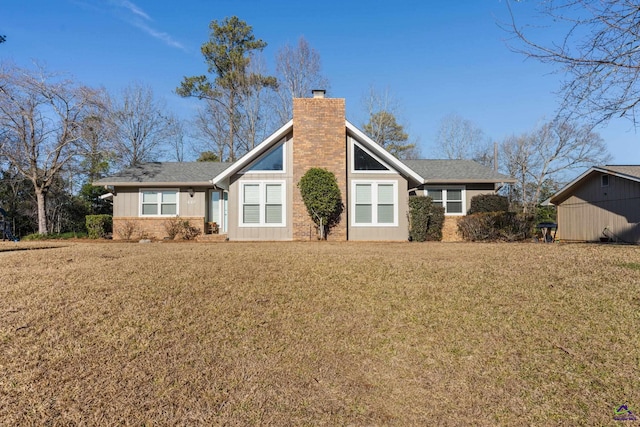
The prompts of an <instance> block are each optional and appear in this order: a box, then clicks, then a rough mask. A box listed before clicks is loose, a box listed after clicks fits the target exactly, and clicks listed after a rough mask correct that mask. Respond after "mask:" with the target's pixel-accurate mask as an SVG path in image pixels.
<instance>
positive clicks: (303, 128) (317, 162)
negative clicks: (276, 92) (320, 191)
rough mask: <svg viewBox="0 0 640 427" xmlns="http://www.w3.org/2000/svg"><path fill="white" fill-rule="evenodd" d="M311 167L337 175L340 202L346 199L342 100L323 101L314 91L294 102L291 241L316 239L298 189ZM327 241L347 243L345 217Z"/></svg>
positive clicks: (312, 223)
mask: <svg viewBox="0 0 640 427" xmlns="http://www.w3.org/2000/svg"><path fill="white" fill-rule="evenodd" d="M313 167H319V168H324V169H327V170H329V171H331V172H333V173H334V174H335V175H336V179H337V181H338V186H339V187H340V193H341V194H342V203H343V204H344V205H345V207H346V197H347V130H346V124H345V100H344V99H342V98H340V99H332V98H325V91H324V90H314V91H313V98H294V99H293V184H294V190H293V239H294V240H309V239H314V240H315V239H316V231H315V225H314V222H313V221H312V219H311V218H310V217H309V214H308V213H307V208H306V207H305V205H304V202H303V201H302V196H301V195H300V190H299V189H298V187H297V184H298V182H300V178H302V176H303V175H304V174H305V173H306V172H307V171H308V170H309V169H310V168H313ZM328 239H329V240H334V241H339V240H347V227H346V215H345V213H344V212H343V214H342V219H341V221H340V223H339V224H338V225H336V226H335V227H333V228H332V229H331V230H330V232H329V235H328Z"/></svg>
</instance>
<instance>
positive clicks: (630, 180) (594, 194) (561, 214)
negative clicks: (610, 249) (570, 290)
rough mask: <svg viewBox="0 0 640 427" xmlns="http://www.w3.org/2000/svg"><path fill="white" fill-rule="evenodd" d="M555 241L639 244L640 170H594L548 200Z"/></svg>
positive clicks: (610, 167)
mask: <svg viewBox="0 0 640 427" xmlns="http://www.w3.org/2000/svg"><path fill="white" fill-rule="evenodd" d="M544 204H553V205H556V206H557V222H558V233H557V235H556V238H557V239H561V240H563V241H581V242H585V241H586V242H592V241H599V240H601V238H608V239H610V240H613V241H619V242H627V243H640V166H638V165H634V166H616V165H607V166H594V167H592V168H590V169H589V170H587V171H586V172H584V173H583V174H582V175H580V176H579V177H577V178H576V179H574V180H573V181H571V182H570V183H569V184H567V185H566V186H565V187H564V188H562V189H561V190H560V191H558V192H557V193H555V194H554V195H553V196H551V197H550V198H549V199H548V200H546V201H545V202H544Z"/></svg>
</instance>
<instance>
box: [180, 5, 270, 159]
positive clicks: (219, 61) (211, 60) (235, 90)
mask: <svg viewBox="0 0 640 427" xmlns="http://www.w3.org/2000/svg"><path fill="white" fill-rule="evenodd" d="M209 28H210V29H211V33H210V35H209V41H207V42H206V43H204V44H203V45H202V48H201V51H202V55H203V56H204V58H205V61H206V63H207V66H208V72H209V73H210V74H212V75H214V76H215V78H214V79H213V80H210V79H209V78H208V77H207V76H205V75H200V76H193V77H185V78H184V79H183V81H182V83H181V84H180V86H179V87H178V88H177V89H176V93H177V94H178V95H180V96H183V97H196V98H198V99H204V100H207V101H210V104H209V105H208V106H207V109H208V110H207V111H209V112H214V113H215V114H216V115H217V116H218V117H216V120H215V122H214V123H215V125H216V132H215V134H216V135H215V136H216V138H220V137H221V136H222V133H223V131H224V133H225V134H226V135H225V138H224V139H223V140H220V141H218V145H220V146H222V147H224V153H222V155H220V157H221V158H224V157H226V158H228V159H229V160H230V161H233V160H235V159H236V157H237V155H238V154H243V153H237V152H236V151H237V144H238V140H237V137H238V131H239V129H240V127H241V124H240V123H239V121H240V119H241V118H242V117H243V113H242V110H243V107H244V105H243V97H244V98H246V97H247V96H248V95H249V94H250V93H251V92H252V91H255V90H258V89H261V88H264V87H275V86H276V79H275V78H274V77H269V76H264V75H262V74H258V73H252V72H249V71H248V65H249V63H250V61H251V54H252V53H254V52H260V51H262V50H263V49H264V48H265V47H266V46H267V44H266V43H265V42H264V41H262V40H260V39H256V38H255V36H254V35H253V29H252V28H251V26H249V25H247V23H246V22H244V21H242V20H240V19H238V18H237V17H236V16H232V17H231V18H225V19H224V20H223V21H222V22H218V21H215V20H214V21H211V24H210V25H209ZM211 103H214V105H212V104H211ZM220 113H223V114H224V120H220V117H219V116H220ZM220 151H222V150H220Z"/></svg>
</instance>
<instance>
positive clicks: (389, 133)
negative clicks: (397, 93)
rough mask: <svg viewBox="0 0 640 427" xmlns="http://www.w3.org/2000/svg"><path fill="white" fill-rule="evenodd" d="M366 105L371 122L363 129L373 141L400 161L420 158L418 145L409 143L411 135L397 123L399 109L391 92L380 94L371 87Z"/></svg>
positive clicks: (363, 126)
mask: <svg viewBox="0 0 640 427" xmlns="http://www.w3.org/2000/svg"><path fill="white" fill-rule="evenodd" d="M364 105H365V109H366V111H367V114H368V118H369V121H368V122H367V123H366V124H364V125H362V129H363V130H364V131H365V133H367V134H368V135H369V137H371V139H373V140H374V141H375V142H376V143H378V144H379V145H380V146H381V147H383V148H385V149H386V150H387V151H389V152H390V153H391V154H393V155H394V156H396V157H398V158H400V159H412V158H417V157H418V152H417V149H416V144H415V143H409V142H407V141H408V140H409V135H408V134H407V133H406V132H405V131H404V126H402V125H400V124H399V123H398V122H397V121H396V116H397V112H398V110H399V107H398V103H397V101H396V100H395V98H394V97H393V96H392V95H391V94H390V92H389V90H385V91H384V92H382V93H378V92H377V91H376V89H375V88H373V87H371V88H370V90H369V94H368V95H367V97H366V98H365V99H364Z"/></svg>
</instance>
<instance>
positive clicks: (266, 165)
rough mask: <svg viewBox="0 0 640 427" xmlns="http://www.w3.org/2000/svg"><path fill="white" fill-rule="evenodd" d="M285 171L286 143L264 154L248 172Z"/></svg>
mask: <svg viewBox="0 0 640 427" xmlns="http://www.w3.org/2000/svg"><path fill="white" fill-rule="evenodd" d="M283 171H284V143H282V144H280V145H278V146H276V147H275V148H274V149H272V150H271V151H268V152H267V153H266V154H263V155H262V157H260V158H259V159H258V160H257V161H256V162H255V163H254V164H253V165H251V166H249V168H248V169H247V172H283Z"/></svg>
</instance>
